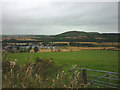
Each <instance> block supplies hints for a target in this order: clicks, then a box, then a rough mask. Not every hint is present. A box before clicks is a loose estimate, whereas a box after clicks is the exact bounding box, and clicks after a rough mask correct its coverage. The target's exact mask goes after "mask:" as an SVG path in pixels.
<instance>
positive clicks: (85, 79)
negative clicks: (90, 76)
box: [82, 69, 87, 84]
mask: <svg viewBox="0 0 120 90" xmlns="http://www.w3.org/2000/svg"><path fill="white" fill-rule="evenodd" d="M82 77H83V82H84V84H87V73H86V69H83V70H82Z"/></svg>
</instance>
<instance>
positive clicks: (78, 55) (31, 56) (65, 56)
mask: <svg viewBox="0 0 120 90" xmlns="http://www.w3.org/2000/svg"><path fill="white" fill-rule="evenodd" d="M37 57H39V58H40V59H51V60H53V61H54V62H55V64H56V65H57V66H60V65H64V64H67V67H65V68H64V70H65V69H67V68H70V67H72V65H73V64H77V65H78V66H80V67H82V68H87V69H94V70H104V71H111V72H118V51H110V50H82V51H71V52H37V53H9V54H8V56H7V60H14V59H17V63H19V64H20V65H22V66H23V65H24V64H25V63H26V62H27V61H28V60H31V61H32V62H35V60H36V58H37Z"/></svg>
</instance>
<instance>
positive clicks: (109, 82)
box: [109, 73, 111, 85]
mask: <svg viewBox="0 0 120 90" xmlns="http://www.w3.org/2000/svg"><path fill="white" fill-rule="evenodd" d="M109 83H110V85H111V73H109Z"/></svg>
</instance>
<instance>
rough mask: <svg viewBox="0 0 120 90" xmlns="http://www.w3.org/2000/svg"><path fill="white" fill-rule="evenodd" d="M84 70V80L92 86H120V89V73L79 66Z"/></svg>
mask: <svg viewBox="0 0 120 90" xmlns="http://www.w3.org/2000/svg"><path fill="white" fill-rule="evenodd" d="M77 69H78V70H82V75H83V80H84V81H85V83H86V84H88V85H89V86H92V87H100V88H119V89H120V87H119V86H120V73H117V72H109V71H102V70H93V69H85V68H77Z"/></svg>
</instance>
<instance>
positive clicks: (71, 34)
mask: <svg viewBox="0 0 120 90" xmlns="http://www.w3.org/2000/svg"><path fill="white" fill-rule="evenodd" d="M91 35H100V34H99V33H98V32H81V31H69V32H65V33H61V34H58V35H54V37H75V36H91Z"/></svg>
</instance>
